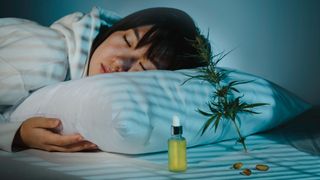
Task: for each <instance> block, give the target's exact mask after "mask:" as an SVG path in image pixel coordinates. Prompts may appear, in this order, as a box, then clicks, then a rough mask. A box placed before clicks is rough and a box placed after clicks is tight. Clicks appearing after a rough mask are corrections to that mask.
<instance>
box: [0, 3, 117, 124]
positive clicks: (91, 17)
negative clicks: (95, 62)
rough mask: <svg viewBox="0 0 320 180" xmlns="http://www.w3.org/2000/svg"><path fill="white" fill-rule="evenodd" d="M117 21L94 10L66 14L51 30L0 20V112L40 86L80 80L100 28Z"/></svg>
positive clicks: (14, 19) (24, 23)
mask: <svg viewBox="0 0 320 180" xmlns="http://www.w3.org/2000/svg"><path fill="white" fill-rule="evenodd" d="M119 19H120V18H119V16H117V15H116V14H114V13H113V12H109V11H105V10H103V9H100V8H96V7H94V8H93V9H92V11H91V12H90V13H88V14H83V13H79V12H77V13H73V14H70V15H67V16H65V17H63V18H62V19H60V20H58V21H56V22H55V23H53V24H52V25H51V28H48V27H44V26H41V25H39V24H37V23H35V22H32V21H29V20H25V19H17V18H2V19H0V87H1V88H0V112H2V113H3V112H4V111H5V110H8V109H9V107H11V106H14V105H17V104H19V103H20V102H21V101H22V100H23V99H24V98H26V97H27V96H29V95H30V94H31V93H32V92H34V91H35V90H37V89H39V88H41V87H44V86H47V85H49V84H53V83H57V82H61V81H64V80H68V79H79V78H81V77H82V76H83V75H84V74H85V73H84V69H85V65H86V62H87V58H88V55H89V52H90V47H91V44H92V41H93V40H94V38H95V37H96V35H97V33H98V31H99V28H100V25H101V24H105V25H112V24H113V23H115V22H116V21H117V20H119ZM68 71H69V72H68ZM7 114H8V113H7ZM7 114H3V115H4V116H5V117H7V116H6V115H7ZM0 118H1V117H0ZM3 119H6V118H4V117H2V121H4V120H3Z"/></svg>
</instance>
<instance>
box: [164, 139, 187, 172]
mask: <svg viewBox="0 0 320 180" xmlns="http://www.w3.org/2000/svg"><path fill="white" fill-rule="evenodd" d="M186 147H187V142H186V140H185V138H184V137H181V136H180V137H172V138H170V139H169V140H168V168H169V170H170V171H173V172H182V171H185V170H186V169H187V152H186Z"/></svg>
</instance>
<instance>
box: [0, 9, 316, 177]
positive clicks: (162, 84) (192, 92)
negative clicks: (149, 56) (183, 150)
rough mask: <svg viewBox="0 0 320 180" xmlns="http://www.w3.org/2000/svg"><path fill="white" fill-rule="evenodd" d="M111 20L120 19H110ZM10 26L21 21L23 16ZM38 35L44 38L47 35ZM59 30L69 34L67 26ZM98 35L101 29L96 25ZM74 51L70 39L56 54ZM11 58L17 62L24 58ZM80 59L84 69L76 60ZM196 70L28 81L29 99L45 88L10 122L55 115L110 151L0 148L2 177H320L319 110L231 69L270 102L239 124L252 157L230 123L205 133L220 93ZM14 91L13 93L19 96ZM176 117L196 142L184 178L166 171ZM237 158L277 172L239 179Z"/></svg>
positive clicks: (249, 90)
mask: <svg viewBox="0 0 320 180" xmlns="http://www.w3.org/2000/svg"><path fill="white" fill-rule="evenodd" d="M97 13H98V10H93V12H92V13H91V15H90V14H89V15H86V16H84V17H83V21H80V22H79V23H78V24H77V26H75V28H76V32H79V34H76V35H77V38H76V39H78V40H80V41H79V42H75V44H73V45H72V44H71V45H72V47H73V46H74V47H73V48H76V51H75V52H76V53H75V54H71V55H72V56H70V54H69V56H70V58H71V59H75V62H74V64H73V63H71V64H69V66H70V67H73V66H74V67H83V64H84V63H85V61H83V59H85V56H84V57H82V56H81V53H83V52H82V51H81V50H82V49H81V48H80V47H82V43H84V42H83V41H81V40H83V39H90V38H91V39H92V38H93V37H83V35H86V34H88V33H83V32H84V29H85V27H87V26H86V25H88V24H91V23H90V22H95V18H96V17H97V16H98V15H97ZM99 13H100V12H99ZM82 16H83V15H82V14H79V13H75V14H73V15H71V16H66V17H65V18H64V19H62V20H64V21H66V22H64V23H67V25H68V22H69V20H70V18H71V19H75V17H77V18H80V17H82ZM109 16H110V17H114V16H113V15H110V14H109ZM109 16H107V15H106V14H104V15H103V17H109ZM7 21H8V22H11V21H14V22H16V20H15V19H7ZM20 21H21V20H19V22H20ZM88 22H89V23H88ZM20 23H22V24H30V23H31V24H30V26H31V27H33V28H35V29H34V32H36V33H39V32H41V33H45V34H47V35H52V34H55V35H56V32H53V30H52V29H49V30H48V28H44V27H39V25H36V24H34V23H33V22H30V21H21V22H20ZM93 24H94V23H93ZM60 25H61V24H60ZM28 26H29V25H28ZM78 26H79V27H78ZM39 28H40V29H41V30H42V31H39ZM52 28H56V29H57V28H58V29H59V28H61V26H59V21H58V23H56V24H54V25H53V26H52ZM91 28H92V29H97V28H96V27H95V26H93V27H91ZM66 29H68V28H66ZM64 30H65V29H64ZM45 31H48V32H45ZM4 32H9V31H4ZM48 37H51V36H48ZM58 37H60V36H58ZM51 39H52V38H51ZM53 39H57V41H58V40H59V39H58V38H53ZM28 40H30V39H28ZM32 41H34V39H32ZM46 41H48V39H47V40H46ZM46 41H45V40H43V39H40V40H39V42H40V45H41V47H45V46H44V45H43V44H41V43H44V44H46ZM50 42H51V41H50ZM59 42H60V40H59ZM66 42H68V43H67V44H68V46H69V45H70V44H69V43H70V42H73V40H68V39H67V41H66ZM60 43H61V42H60ZM86 43H87V42H86ZM65 45H66V44H64V42H63V43H62V44H58V45H56V46H54V47H61V46H65ZM19 47H20V46H19ZM21 47H22V46H21ZM47 50H49V51H50V52H51V53H52V54H49V53H43V54H45V55H46V56H50V57H61V58H63V57H65V56H66V54H64V53H65V52H64V49H63V48H62V50H61V48H52V47H51V46H48V48H47ZM58 50H60V51H58ZM61 52H63V53H62V54H61ZM86 52H89V51H86ZM77 53H78V54H77ZM8 54H9V55H10V57H11V56H15V55H20V54H19V53H8ZM30 56H31V55H30ZM79 56H81V57H82V58H79ZM8 59H10V58H8ZM33 59H34V58H33ZM41 59H43V57H42V56H39V59H38V60H37V59H36V58H35V61H41ZM5 60H7V58H5ZM79 60H80V61H81V62H80V63H79V62H76V61H79ZM0 62H2V61H1V59H0ZM3 62H4V60H3ZM3 62H2V63H3ZM77 63H78V64H77ZM56 64H60V65H61V66H58V67H56V69H51V70H50V71H52V72H59V71H63V70H65V68H66V67H67V66H66V65H65V64H63V63H56ZM0 67H2V68H4V69H3V71H0V72H5V70H8V68H7V67H5V66H0ZM31 67H32V68H34V67H33V66H31ZM41 68H43V67H42V66H41ZM80 69H81V68H80ZM80 69H76V70H75V71H72V72H70V76H71V78H72V77H73V76H80V75H81V71H80ZM0 70H2V69H0ZM46 71H47V70H46ZM48 71H49V70H48ZM196 71H197V69H191V70H179V71H148V72H131V73H112V74H105V75H98V76H95V77H88V78H83V79H77V78H76V79H75V80H72V81H68V82H61V83H57V82H59V81H61V79H60V80H57V79H55V78H57V77H56V75H55V74H54V73H53V74H52V77H51V76H50V77H48V79H55V81H54V82H52V83H49V84H53V85H50V86H46V85H47V84H45V85H44V86H46V87H44V88H41V89H39V88H40V87H33V84H32V83H33V79H32V78H26V79H27V80H29V81H27V82H29V83H30V84H27V83H26V84H24V86H21V89H22V90H25V89H24V88H25V87H31V88H34V89H27V90H28V91H27V92H28V93H29V92H33V91H35V90H37V91H35V92H34V93H32V95H30V96H29V94H27V95H25V93H24V92H23V91H22V90H21V91H22V94H23V95H25V96H26V97H27V96H28V98H26V99H23V102H22V103H21V104H19V106H18V107H15V108H13V111H12V112H10V113H7V114H5V115H8V116H10V118H8V119H10V121H14V122H20V123H21V122H22V121H24V120H25V119H27V118H28V117H32V116H39V115H40V116H51V117H56V118H59V119H61V120H62V121H63V126H64V127H63V131H62V132H61V133H64V134H70V133H81V134H82V135H83V136H84V137H85V138H86V139H87V140H89V141H92V142H93V143H95V144H97V145H98V146H99V148H100V149H101V150H103V152H102V151H101V152H79V153H57V152H44V151H40V150H25V151H21V152H16V153H9V152H5V151H0V167H1V168H0V174H1V178H4V179H142V178H147V179H199V178H203V179H241V178H248V179H250V178H251V179H319V176H320V170H319V166H320V158H319V154H320V150H319V142H320V137H319V133H318V132H317V129H316V127H318V126H317V125H318V121H319V120H320V115H319V112H320V110H319V108H318V107H316V108H313V109H310V105H309V104H307V103H305V102H303V101H302V100H301V99H299V98H297V97H296V96H295V95H293V94H291V93H289V92H288V91H286V90H285V89H283V88H281V87H279V86H277V85H276V84H274V83H272V82H269V81H267V80H265V79H263V78H260V77H258V76H254V75H251V74H248V73H244V72H240V71H237V70H231V78H230V79H227V81H229V82H230V81H233V80H243V81H250V82H251V80H254V81H253V82H251V83H249V84H246V85H239V90H240V92H241V93H244V94H245V96H244V98H243V99H244V100H245V101H247V102H249V103H250V102H252V103H255V102H263V103H268V104H269V105H268V106H265V107H259V108H257V109H256V110H257V111H259V112H261V113H260V114H258V115H254V116H246V115H241V116H240V117H239V123H240V124H242V125H243V126H240V129H241V132H242V134H243V135H244V136H247V144H248V147H249V153H243V151H242V149H241V148H242V147H241V146H240V145H239V144H235V139H236V138H237V134H236V132H235V129H234V128H232V126H230V123H228V122H222V123H221V125H220V126H219V128H218V129H217V131H216V132H214V131H213V130H212V129H211V130H208V131H207V132H206V133H205V134H204V135H203V136H201V137H199V136H197V133H198V132H199V130H200V128H201V127H202V125H203V124H204V122H205V121H206V118H205V117H203V116H201V115H200V114H199V113H197V112H196V111H195V110H196V109H197V108H201V109H206V108H208V107H207V104H206V102H207V99H208V98H209V97H210V95H211V93H212V85H210V84H209V83H205V82H203V81H200V80H190V81H188V82H187V83H185V84H184V85H182V84H183V82H184V81H185V80H186V79H187V78H188V76H186V75H190V74H194V73H195V72H196ZM27 72H29V71H27ZM30 72H32V71H30ZM16 74H17V78H18V79H19V78H21V77H20V74H19V73H16ZM31 75H32V74H31ZM48 76H49V75H48ZM30 77H33V76H30ZM41 77H43V76H41ZM64 77H65V76H61V77H59V78H64ZM56 81H57V82H56ZM6 83H7V82H6ZM54 83H56V84H54ZM4 84H5V83H4ZM7 84H8V83H7ZM2 87H7V86H2ZM14 87H16V86H14ZM142 87H143V88H142ZM8 89H9V90H8V92H11V93H15V91H10V88H8ZM38 89H39V90H38ZM15 90H17V88H16V89H15ZM12 97H15V96H12ZM38 102H41V103H38ZM303 112H304V113H303ZM301 113H302V114H301ZM174 114H175V115H178V116H179V117H180V118H181V119H182V125H183V127H184V136H185V137H186V139H187V141H188V150H187V154H188V169H187V171H186V172H184V173H171V172H169V171H168V170H167V152H166V149H167V144H166V143H167V139H168V137H169V136H170V125H171V117H172V116H173V115H174ZM88 119H90V121H88ZM303 126H305V127H303ZM14 132H15V131H14ZM0 138H1V137H0ZM0 142H1V139H0ZM8 144H9V143H7V145H8ZM238 161H241V162H242V163H244V167H246V168H250V169H253V168H254V166H255V164H258V163H262V164H267V165H268V166H270V170H269V171H267V172H258V171H256V170H253V174H252V175H251V176H244V175H241V174H240V172H241V171H240V170H234V169H232V168H231V166H232V164H233V163H235V162H238Z"/></svg>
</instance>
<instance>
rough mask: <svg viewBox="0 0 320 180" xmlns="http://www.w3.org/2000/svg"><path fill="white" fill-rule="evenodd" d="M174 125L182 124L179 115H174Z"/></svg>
mask: <svg viewBox="0 0 320 180" xmlns="http://www.w3.org/2000/svg"><path fill="white" fill-rule="evenodd" d="M172 126H174V127H178V126H181V125H180V119H179V117H178V116H177V115H173V117H172Z"/></svg>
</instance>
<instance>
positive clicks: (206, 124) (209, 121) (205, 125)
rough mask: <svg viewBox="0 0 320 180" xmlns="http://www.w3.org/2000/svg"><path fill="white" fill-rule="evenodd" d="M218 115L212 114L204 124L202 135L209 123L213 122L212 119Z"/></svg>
mask: <svg viewBox="0 0 320 180" xmlns="http://www.w3.org/2000/svg"><path fill="white" fill-rule="evenodd" d="M216 117H217V115H213V116H211V117H210V118H209V119H208V120H207V121H206V122H205V123H204V125H203V126H202V132H201V136H202V135H203V134H204V133H205V131H206V130H207V128H208V127H209V125H210V124H211V123H212V121H213V120H214V119H215V118H216Z"/></svg>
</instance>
